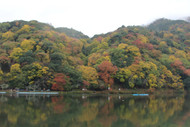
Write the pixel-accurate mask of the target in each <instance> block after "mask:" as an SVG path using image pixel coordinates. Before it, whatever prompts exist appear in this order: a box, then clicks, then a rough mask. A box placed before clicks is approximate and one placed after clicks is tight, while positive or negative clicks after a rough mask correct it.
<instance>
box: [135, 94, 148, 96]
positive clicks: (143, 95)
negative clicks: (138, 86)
mask: <svg viewBox="0 0 190 127" xmlns="http://www.w3.org/2000/svg"><path fill="white" fill-rule="evenodd" d="M132 95H133V96H148V95H149V94H132Z"/></svg>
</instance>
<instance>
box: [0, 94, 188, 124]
mask: <svg viewBox="0 0 190 127" xmlns="http://www.w3.org/2000/svg"><path fill="white" fill-rule="evenodd" d="M189 103H190V96H188V95H187V96H184V95H178V96H168V97H155V96H146V97H133V96H125V95H85V94H83V95H64V96H49V95H42V96H39V95H38V96H35V95H32V96H31V95H22V96H21V95H0V127H189V126H190V106H189Z"/></svg>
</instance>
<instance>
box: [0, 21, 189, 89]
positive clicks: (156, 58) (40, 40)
mask: <svg viewBox="0 0 190 127" xmlns="http://www.w3.org/2000/svg"><path fill="white" fill-rule="evenodd" d="M79 33H80V32H72V36H71V34H70V35H69V34H68V33H64V31H63V29H62V28H54V27H53V26H51V25H48V24H44V23H40V22H37V21H29V22H26V21H13V22H5V23H1V24H0V67H1V70H0V84H1V88H20V89H44V88H45V89H52V90H72V89H81V88H87V89H92V90H105V89H107V88H108V87H110V88H111V89H116V88H131V89H133V88H143V89H149V88H171V89H183V88H184V87H185V88H188V87H190V23H188V22H185V21H181V20H180V21H172V20H168V19H159V20H157V21H155V22H153V23H152V24H150V25H149V26H147V27H141V26H128V27H124V26H122V27H121V28H118V29H117V30H115V31H114V32H110V33H107V34H102V35H96V36H94V37H93V38H91V39H89V38H88V37H87V36H85V35H84V34H82V33H80V34H79ZM79 35H80V36H79Z"/></svg>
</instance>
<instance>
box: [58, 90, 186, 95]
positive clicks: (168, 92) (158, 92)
mask: <svg viewBox="0 0 190 127" xmlns="http://www.w3.org/2000/svg"><path fill="white" fill-rule="evenodd" d="M59 93H60V94H149V95H165V96H167V95H172V94H184V93H186V91H184V90H173V89H153V90H150V89H123V90H105V91H91V90H84V91H83V90H73V91H60V92H59Z"/></svg>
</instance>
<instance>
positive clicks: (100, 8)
mask: <svg viewBox="0 0 190 127" xmlns="http://www.w3.org/2000/svg"><path fill="white" fill-rule="evenodd" d="M0 4H1V7H0V22H5V21H13V20H27V21H29V20H38V21H40V22H45V23H50V24H52V25H53V26H55V27H68V28H74V29H76V30H79V31H81V32H83V33H84V34H86V35H89V36H93V35H94V34H100V33H106V32H110V31H113V30H115V29H117V28H118V27H120V26H122V25H125V26H128V25H146V24H148V23H150V22H151V21H153V20H155V19H158V18H163V17H165V18H170V19H179V18H184V17H187V16H190V0H2V1H1V2H0Z"/></svg>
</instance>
